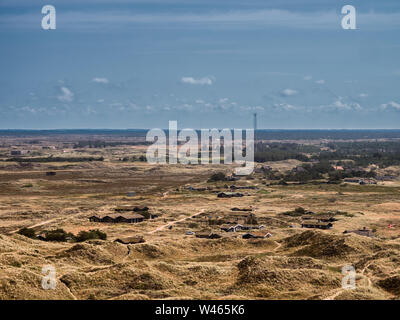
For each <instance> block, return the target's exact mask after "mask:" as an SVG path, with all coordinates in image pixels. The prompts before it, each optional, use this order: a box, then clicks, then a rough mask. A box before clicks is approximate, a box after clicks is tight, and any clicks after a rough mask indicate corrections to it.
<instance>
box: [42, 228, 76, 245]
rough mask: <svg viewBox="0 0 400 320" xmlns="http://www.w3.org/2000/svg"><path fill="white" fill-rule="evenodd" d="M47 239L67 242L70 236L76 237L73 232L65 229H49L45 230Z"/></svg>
mask: <svg viewBox="0 0 400 320" xmlns="http://www.w3.org/2000/svg"><path fill="white" fill-rule="evenodd" d="M44 238H45V241H57V242H65V241H67V240H68V238H72V239H73V238H74V235H73V234H72V233H67V232H66V231H64V230H63V229H56V230H47V231H45V236H44Z"/></svg>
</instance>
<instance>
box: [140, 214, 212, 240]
mask: <svg viewBox="0 0 400 320" xmlns="http://www.w3.org/2000/svg"><path fill="white" fill-rule="evenodd" d="M205 210H206V209H202V210H200V211H199V212H197V213H195V214H194V215H191V216H189V217H184V218H182V219H179V220H175V221H172V222H169V223H167V224H164V225H162V226H160V227H158V228H157V229H154V230H153V231H149V232H148V234H152V233H156V232H157V231H161V230H163V229H165V228H167V227H170V226H173V225H174V224H176V223H178V222H182V221H185V220H187V219H190V218H194V217H196V216H198V215H200V214H202V213H204V211H205Z"/></svg>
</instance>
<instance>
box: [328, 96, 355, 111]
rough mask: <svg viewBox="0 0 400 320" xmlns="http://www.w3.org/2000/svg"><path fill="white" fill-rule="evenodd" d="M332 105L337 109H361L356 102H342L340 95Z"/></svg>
mask: <svg viewBox="0 0 400 320" xmlns="http://www.w3.org/2000/svg"><path fill="white" fill-rule="evenodd" d="M332 107H334V108H336V109H337V110H354V111H360V110H362V108H361V106H360V104H359V103H357V102H350V103H348V102H344V101H343V98H342V97H339V98H338V99H337V100H336V101H335V102H334V103H333V104H332Z"/></svg>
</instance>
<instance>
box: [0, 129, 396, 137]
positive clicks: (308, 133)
mask: <svg viewBox="0 0 400 320" xmlns="http://www.w3.org/2000/svg"><path fill="white" fill-rule="evenodd" d="M148 131H149V129H55V130H14V129H12V130H11V129H10V130H0V137H2V136H3V137H34V136H51V135H87V136H92V135H96V136H115V137H118V136H120V137H145V136H146V133H147V132H148ZM164 131H165V133H167V134H168V130H167V129H165V130H164ZM256 138H257V139H263V140H316V139H335V140H354V139H400V129H371V130H369V129H368V130H367V129H346V130H345V129H329V130H327V129H320V130H314V129H313V130H306V129H304V130H300V129H293V130H288V129H260V130H257V131H256Z"/></svg>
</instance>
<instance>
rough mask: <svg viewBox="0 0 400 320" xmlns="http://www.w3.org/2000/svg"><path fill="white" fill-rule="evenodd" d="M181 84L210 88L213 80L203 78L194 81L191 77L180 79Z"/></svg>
mask: <svg viewBox="0 0 400 320" xmlns="http://www.w3.org/2000/svg"><path fill="white" fill-rule="evenodd" d="M181 82H182V83H187V84H195V85H208V86H211V85H212V84H213V79H211V78H210V77H204V78H200V79H195V78H192V77H182V79H181Z"/></svg>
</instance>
